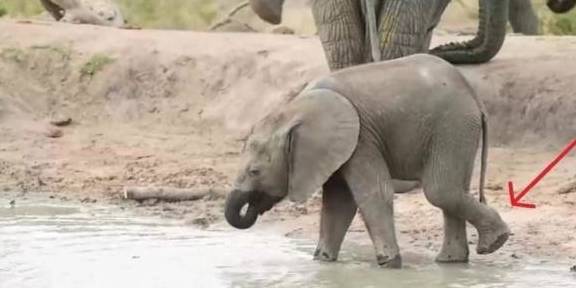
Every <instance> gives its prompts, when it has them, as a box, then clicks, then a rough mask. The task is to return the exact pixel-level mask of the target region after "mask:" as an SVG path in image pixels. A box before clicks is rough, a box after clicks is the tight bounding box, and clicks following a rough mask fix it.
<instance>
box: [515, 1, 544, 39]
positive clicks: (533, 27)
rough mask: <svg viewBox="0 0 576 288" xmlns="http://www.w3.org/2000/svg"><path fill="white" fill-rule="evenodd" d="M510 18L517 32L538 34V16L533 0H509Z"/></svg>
mask: <svg viewBox="0 0 576 288" xmlns="http://www.w3.org/2000/svg"><path fill="white" fill-rule="evenodd" d="M509 1H510V8H509V10H508V18H509V20H510V24H511V25H512V29H513V30H514V32H516V33H522V34H525V35H537V34H538V25H539V22H538V16H537V15H536V12H535V11H534V8H533V7H532V0H509Z"/></svg>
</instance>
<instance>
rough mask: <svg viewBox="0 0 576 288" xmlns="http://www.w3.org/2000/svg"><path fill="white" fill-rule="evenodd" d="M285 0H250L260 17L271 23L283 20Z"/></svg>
mask: <svg viewBox="0 0 576 288" xmlns="http://www.w3.org/2000/svg"><path fill="white" fill-rule="evenodd" d="M283 4H284V0H250V7H252V10H253V11H254V13H256V14H257V15H258V17H260V19H262V20H264V21H266V22H268V23H270V24H280V22H282V5H283Z"/></svg>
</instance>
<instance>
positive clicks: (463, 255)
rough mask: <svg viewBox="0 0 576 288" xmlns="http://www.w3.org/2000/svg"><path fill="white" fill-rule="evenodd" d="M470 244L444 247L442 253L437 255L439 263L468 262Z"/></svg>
mask: <svg viewBox="0 0 576 288" xmlns="http://www.w3.org/2000/svg"><path fill="white" fill-rule="evenodd" d="M468 254H469V252H468V246H466V247H465V248H463V247H450V248H446V247H444V248H442V251H440V254H438V256H436V262H438V263H467V262H468Z"/></svg>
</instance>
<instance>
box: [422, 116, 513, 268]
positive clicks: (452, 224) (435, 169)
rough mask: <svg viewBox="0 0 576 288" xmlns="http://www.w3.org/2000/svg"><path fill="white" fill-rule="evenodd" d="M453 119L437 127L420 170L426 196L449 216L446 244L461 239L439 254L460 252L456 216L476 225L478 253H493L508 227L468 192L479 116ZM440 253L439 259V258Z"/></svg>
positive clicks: (478, 134) (503, 241) (504, 240)
mask: <svg viewBox="0 0 576 288" xmlns="http://www.w3.org/2000/svg"><path fill="white" fill-rule="evenodd" d="M452 122H453V123H452V124H451V125H450V127H448V126H446V127H445V129H444V130H440V131H436V132H437V133H435V136H434V138H433V139H432V140H431V149H430V151H431V155H432V156H431V157H430V159H429V161H428V163H427V165H426V167H425V169H424V174H423V186H424V193H425V195H426V198H427V199H428V201H430V203H432V205H434V206H436V207H438V208H440V209H442V210H443V211H444V213H445V214H446V215H448V216H449V217H447V218H445V220H448V222H446V225H445V227H446V228H447V229H446V230H445V233H446V234H447V235H446V238H445V244H446V242H450V241H451V240H453V241H457V243H460V245H446V246H445V248H446V250H444V249H443V251H442V254H444V255H459V256H462V255H461V253H462V250H463V249H462V248H463V247H461V246H463V245H464V242H463V240H462V234H461V233H462V230H461V228H462V227H461V225H462V224H461V223H459V222H457V220H456V219H452V218H456V217H457V218H459V219H463V220H466V221H468V222H470V223H471V224H472V225H474V227H475V228H476V229H477V231H478V235H479V241H478V246H477V248H476V251H477V253H478V254H488V253H492V252H494V251H496V250H497V249H498V248H500V247H501V246H502V245H503V244H504V243H505V242H506V240H507V239H508V236H509V234H510V231H509V229H508V226H507V225H506V223H504V221H503V220H502V218H500V215H499V214H498V212H496V210H494V209H492V208H490V207H488V206H487V205H486V204H484V203H480V202H479V201H477V200H476V199H475V198H474V197H473V196H472V195H471V194H469V193H468V190H469V187H470V178H471V177H472V171H473V168H474V158H475V155H476V151H477V149H478V142H479V138H480V131H481V127H480V126H481V124H480V120H479V119H465V120H464V121H452ZM475 123H478V124H475ZM450 216H452V217H450ZM454 233H457V234H456V235H454ZM442 254H441V255H439V260H442V259H441V258H443V255H442Z"/></svg>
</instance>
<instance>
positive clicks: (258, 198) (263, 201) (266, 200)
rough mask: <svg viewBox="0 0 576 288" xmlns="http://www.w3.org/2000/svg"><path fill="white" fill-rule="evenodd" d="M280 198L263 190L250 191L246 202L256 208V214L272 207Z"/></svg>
mask: <svg viewBox="0 0 576 288" xmlns="http://www.w3.org/2000/svg"><path fill="white" fill-rule="evenodd" d="M280 200H282V198H281V197H276V196H270V195H268V194H266V193H264V192H258V191H255V192H252V193H250V198H249V200H248V203H249V205H250V206H253V207H254V208H255V209H256V211H257V212H258V214H260V215H262V214H264V212H266V211H268V210H270V209H272V207H274V205H275V204H276V203H278V202H280Z"/></svg>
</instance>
